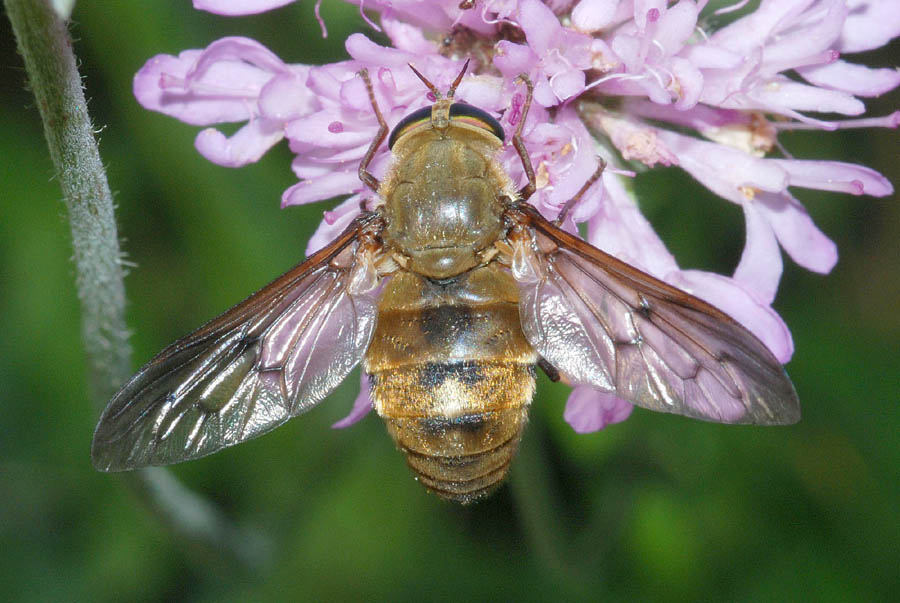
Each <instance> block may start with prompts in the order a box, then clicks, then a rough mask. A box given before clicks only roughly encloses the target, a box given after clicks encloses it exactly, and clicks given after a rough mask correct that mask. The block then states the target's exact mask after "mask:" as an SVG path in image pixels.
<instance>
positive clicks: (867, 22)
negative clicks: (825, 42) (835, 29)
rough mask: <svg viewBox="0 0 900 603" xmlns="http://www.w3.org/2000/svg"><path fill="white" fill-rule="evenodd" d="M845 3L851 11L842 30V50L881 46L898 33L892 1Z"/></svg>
mask: <svg viewBox="0 0 900 603" xmlns="http://www.w3.org/2000/svg"><path fill="white" fill-rule="evenodd" d="M847 6H848V8H849V9H850V14H849V15H847V20H846V21H845V22H844V30H843V32H841V38H840V42H839V46H838V50H840V51H841V52H861V51H863V50H872V49H873V48H880V47H881V46H884V45H885V44H887V43H888V42H890V41H891V40H892V39H894V38H896V37H897V36H900V18H898V17H897V3H896V1H895V0H848V2H847Z"/></svg>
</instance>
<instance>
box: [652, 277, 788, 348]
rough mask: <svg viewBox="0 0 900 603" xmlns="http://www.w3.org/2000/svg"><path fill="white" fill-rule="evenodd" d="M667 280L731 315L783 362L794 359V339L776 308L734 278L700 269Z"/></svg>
mask: <svg viewBox="0 0 900 603" xmlns="http://www.w3.org/2000/svg"><path fill="white" fill-rule="evenodd" d="M666 280H668V281H669V282H671V283H672V284H674V285H676V286H677V287H680V288H682V289H684V290H685V291H687V292H689V293H691V294H693V295H696V296H697V297H699V298H700V299H702V300H704V301H706V302H709V303H710V304H712V305H714V306H715V307H717V308H719V309H720V310H722V311H723V312H725V313H726V314H728V315H729V316H731V317H732V318H733V319H735V320H736V321H737V322H739V323H740V324H741V325H743V326H744V327H745V328H746V329H747V330H748V331H750V332H751V333H753V334H754V335H756V337H757V338H758V339H759V340H760V341H762V342H763V343H764V344H766V347H767V348H769V350H770V351H771V352H772V354H773V355H774V356H775V358H777V359H778V361H779V362H781V363H782V364H784V363H785V362H787V361H788V360H790V359H791V356H792V355H793V353H794V341H793V339H792V338H791V332H790V331H789V330H788V328H787V325H786V324H784V321H783V320H782V319H781V317H780V316H778V314H777V313H776V312H775V310H773V309H772V308H770V307H769V306H768V305H767V304H765V303H762V302H760V301H758V300H757V298H756V296H755V295H754V294H753V293H752V292H748V291H747V290H746V289H744V288H743V287H742V286H741V285H740V284H738V283H737V282H735V281H734V280H732V279H730V278H728V277H727V276H722V275H721V274H715V273H712V272H703V271H700V270H685V271H682V272H679V273H676V274H673V275H671V277H670V278H667V279H666Z"/></svg>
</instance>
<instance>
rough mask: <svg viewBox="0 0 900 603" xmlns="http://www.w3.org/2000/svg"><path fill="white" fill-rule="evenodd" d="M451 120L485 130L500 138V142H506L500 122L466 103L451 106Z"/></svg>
mask: <svg viewBox="0 0 900 603" xmlns="http://www.w3.org/2000/svg"><path fill="white" fill-rule="evenodd" d="M450 119H451V120H453V121H457V122H463V123H467V124H471V125H473V126H477V127H479V128H483V129H485V130H487V131H488V132H490V133H491V134H493V135H494V136H496V137H497V138H499V139H500V142H503V141H504V140H505V134H504V132H503V128H502V127H501V126H500V122H498V121H497V120H496V119H494V118H493V116H492V115H491V114H490V113H488V112H487V111H482V110H481V109H479V108H478V107H473V106H472V105H467V104H465V103H453V104H452V105H450Z"/></svg>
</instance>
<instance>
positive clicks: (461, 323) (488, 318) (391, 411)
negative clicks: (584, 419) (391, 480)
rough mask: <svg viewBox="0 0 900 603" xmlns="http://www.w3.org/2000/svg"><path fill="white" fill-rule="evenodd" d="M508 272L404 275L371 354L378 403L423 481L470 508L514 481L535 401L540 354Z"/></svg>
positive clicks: (388, 295) (388, 298)
mask: <svg viewBox="0 0 900 603" xmlns="http://www.w3.org/2000/svg"><path fill="white" fill-rule="evenodd" d="M516 295H517V291H516V289H515V285H514V284H513V283H512V282H511V278H510V277H509V275H508V274H507V273H505V272H503V271H502V270H501V269H500V268H499V267H496V266H493V265H491V266H487V267H483V268H479V269H476V270H473V271H471V272H468V273H466V274H464V275H462V276H461V277H459V278H458V279H455V280H454V281H453V282H449V283H440V284H439V283H433V282H431V281H428V280H427V279H424V278H422V277H420V276H418V275H415V274H412V273H408V272H401V273H400V274H397V275H396V276H395V277H394V278H393V279H392V280H391V282H390V283H388V285H387V288H386V290H385V292H384V295H383V296H382V299H381V303H380V306H379V314H378V326H377V327H376V333H375V337H374V340H373V342H372V345H371V346H370V348H369V351H368V353H367V356H366V370H367V371H368V372H369V373H370V374H371V375H372V378H373V389H372V394H373V399H374V402H375V408H376V410H377V411H378V414H379V415H380V416H381V417H382V418H383V419H384V420H385V424H386V426H387V429H388V432H389V433H390V434H391V436H392V437H393V438H394V441H395V442H396V444H397V446H398V447H399V448H400V449H401V450H402V451H403V452H404V453H405V454H406V459H407V463H408V464H409V466H410V467H411V468H412V469H413V471H415V472H416V473H417V475H418V478H419V480H420V481H421V482H422V483H423V484H424V485H425V486H426V487H428V488H429V489H430V490H432V491H434V492H435V493H437V494H438V495H440V496H442V497H444V498H449V499H452V500H456V501H460V502H469V501H471V500H474V499H476V498H478V497H480V496H482V495H484V494H487V493H488V492H489V491H490V490H491V489H492V488H493V487H494V486H496V485H497V484H498V483H499V482H500V481H501V480H502V479H503V478H504V476H505V475H506V472H507V469H508V467H509V463H510V461H511V460H512V458H513V456H514V454H515V452H516V449H517V447H518V442H519V438H520V437H521V435H522V431H523V429H524V427H525V423H526V421H527V415H528V406H529V404H530V402H531V398H532V396H533V394H534V386H535V374H534V364H535V362H536V355H535V353H534V351H533V350H532V349H531V347H530V346H529V345H528V342H527V341H526V340H525V336H524V335H523V333H522V329H521V326H520V322H519V313H518V301H517V298H516Z"/></svg>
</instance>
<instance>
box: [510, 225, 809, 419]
mask: <svg viewBox="0 0 900 603" xmlns="http://www.w3.org/2000/svg"><path fill="white" fill-rule="evenodd" d="M512 211H513V212H514V216H513V217H514V219H515V220H516V221H518V222H519V224H521V225H523V226H524V228H522V229H519V231H518V235H516V234H513V235H512V236H511V238H510V242H511V243H512V244H513V247H514V250H515V251H514V255H513V261H512V267H511V269H512V273H513V276H514V277H515V278H516V280H517V282H518V284H519V291H520V296H521V299H520V302H519V303H520V317H521V320H522V328H523V330H524V332H525V337H526V338H527V339H528V341H529V343H530V344H531V345H532V346H533V347H534V348H535V350H536V351H537V352H538V353H539V354H540V355H541V356H542V357H543V358H544V359H545V360H547V361H548V362H549V363H550V364H552V365H553V366H554V367H556V368H557V369H558V370H559V371H560V372H561V373H562V374H563V375H565V376H566V377H568V378H569V380H570V381H571V382H573V383H575V384H586V385H592V386H594V387H597V388H600V389H602V390H605V391H607V392H612V393H615V394H616V395H617V396H619V397H620V398H623V399H625V400H628V401H629V402H631V403H632V404H635V405H637V406H641V407H644V408H648V409H650V410H656V411H662V412H670V413H676V414H681V415H687V416H689V417H695V418H698V419H704V420H707V421H718V422H722V423H755V424H760V425H777V424H788V423H795V422H797V421H798V420H799V419H800V403H799V401H798V399H797V394H796V392H795V391H794V387H793V385H792V384H791V381H790V379H788V377H787V375H786V374H785V372H784V370H783V369H782V367H781V364H780V363H779V362H778V360H776V358H775V357H774V356H773V355H772V353H771V352H770V351H769V350H768V348H766V346H765V345H764V344H763V343H762V342H761V341H759V339H757V338H756V337H755V336H753V335H752V334H751V333H750V332H749V331H747V330H746V329H745V328H744V327H742V326H740V325H739V324H738V323H736V322H735V321H734V320H733V319H731V318H730V317H728V316H727V315H725V314H723V313H722V312H721V311H719V310H717V309H716V308H714V307H712V306H710V305H709V304H707V303H706V302H703V301H701V300H699V299H697V298H696V297H693V296H691V295H689V294H687V293H685V292H684V291H681V290H679V289H676V288H675V287H672V286H670V285H667V284H665V283H663V282H662V281H660V280H658V279H656V278H653V277H652V276H649V275H648V274H645V273H643V272H641V271H640V270H638V269H636V268H633V267H632V266H629V265H628V264H625V263H624V262H621V261H619V260H617V259H616V258H614V257H612V256H610V255H608V254H606V253H604V252H602V251H600V250H599V249H596V248H595V247H592V246H591V245H589V244H587V243H585V242H584V241H582V240H581V239H578V238H577V237H575V236H572V235H570V234H569V233H567V232H565V231H563V230H560V229H559V228H557V227H555V226H554V225H553V224H551V223H550V222H548V221H547V220H545V219H544V218H543V217H541V215H540V214H538V213H537V211H536V210H534V209H532V208H530V207H520V208H517V209H515V210H512Z"/></svg>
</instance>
